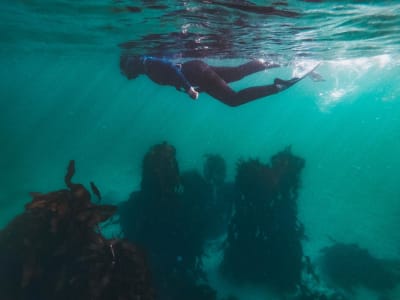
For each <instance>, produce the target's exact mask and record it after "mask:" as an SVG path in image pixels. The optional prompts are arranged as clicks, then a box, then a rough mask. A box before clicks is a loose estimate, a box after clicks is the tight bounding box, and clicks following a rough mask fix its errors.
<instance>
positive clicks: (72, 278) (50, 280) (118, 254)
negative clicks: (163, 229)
mask: <svg viewBox="0 0 400 300" xmlns="http://www.w3.org/2000/svg"><path fill="white" fill-rule="evenodd" d="M74 173H75V164H74V161H71V162H70V164H69V167H68V171H67V175H66V176H65V182H66V184H67V186H68V187H69V189H63V190H59V191H55V192H51V193H48V194H39V193H35V194H33V196H34V198H33V200H32V201H31V202H30V203H28V204H27V205H26V206H25V211H24V212H23V213H22V214H20V215H18V216H17V217H15V218H14V220H12V221H11V222H10V223H9V224H8V225H7V226H6V227H5V228H4V229H3V230H2V231H0V295H1V299H2V300H19V299H21V300H25V299H27V300H28V299H29V300H31V299H32V300H34V299H35V300H36V299H40V300H46V299H61V300H64V299H65V300H70V299H77V300H79V299H82V300H87V299H96V300H97V299H98V300H103V299H104V300H106V299H107V300H108V299H121V300H122V299H126V300H127V299H138V298H140V299H146V300H151V299H153V291H152V287H151V284H150V275H149V271H148V268H147V265H146V261H145V258H144V254H143V253H142V252H141V251H140V250H139V249H138V248H137V247H136V246H134V245H132V244H130V243H128V242H127V241H124V240H119V239H113V240H107V239H106V238H104V237H103V236H102V235H101V233H100V232H99V230H98V228H99V224H100V223H101V222H103V221H105V220H107V219H109V218H110V217H111V216H112V215H113V214H114V213H115V211H116V207H115V206H112V205H96V204H93V203H92V202H91V199H90V193H89V191H88V190H86V189H85V187H84V186H83V185H81V184H75V183H72V182H71V179H72V177H73V175H74Z"/></svg>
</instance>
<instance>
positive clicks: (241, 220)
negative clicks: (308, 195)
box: [221, 147, 304, 291]
mask: <svg viewBox="0 0 400 300" xmlns="http://www.w3.org/2000/svg"><path fill="white" fill-rule="evenodd" d="M303 167H304V160H303V159H302V158H300V157H297V156H294V155H293V154H292V153H291V149H290V148H289V147H288V148H286V149H285V150H284V151H281V152H279V153H278V154H276V155H275V156H273V157H272V158H271V164H270V165H268V164H263V163H261V162H260V161H258V160H247V161H239V163H238V165H237V174H236V180H235V184H236V187H237V189H238V191H239V193H240V197H237V198H236V199H237V201H236V203H235V208H234V215H233V218H232V220H231V223H230V225H229V231H228V237H227V240H226V245H225V253H224V259H223V262H222V266H221V268H222V271H223V274H225V275H226V276H228V277H229V278H231V279H233V280H235V281H237V282H246V283H249V282H251V283H261V284H269V285H270V286H272V287H274V288H277V289H280V290H284V291H290V290H294V289H295V287H296V286H297V285H298V284H299V283H300V281H301V271H302V257H303V250H302V246H301V239H302V238H303V226H302V225H301V224H300V222H299V221H298V219H297V203H296V200H297V193H298V192H297V191H298V188H299V182H300V172H301V170H302V169H303Z"/></svg>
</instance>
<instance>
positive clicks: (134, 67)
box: [119, 53, 143, 78]
mask: <svg viewBox="0 0 400 300" xmlns="http://www.w3.org/2000/svg"><path fill="white" fill-rule="evenodd" d="M119 67H120V69H121V71H122V72H123V73H124V74H125V75H126V76H127V77H128V78H135V77H137V76H138V75H139V74H141V73H142V68H143V66H142V60H141V57H140V56H139V55H132V54H126V53H125V54H121V56H120V58H119Z"/></svg>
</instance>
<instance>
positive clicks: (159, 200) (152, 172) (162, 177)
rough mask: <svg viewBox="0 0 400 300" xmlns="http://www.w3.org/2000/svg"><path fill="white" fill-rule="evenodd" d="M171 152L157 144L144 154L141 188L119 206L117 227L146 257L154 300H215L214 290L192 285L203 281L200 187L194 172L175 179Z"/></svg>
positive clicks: (203, 228) (202, 184) (176, 169)
mask: <svg viewBox="0 0 400 300" xmlns="http://www.w3.org/2000/svg"><path fill="white" fill-rule="evenodd" d="M175 152H176V151H175V148H174V147H173V146H171V145H169V144H167V143H162V144H158V145H155V146H153V147H151V148H150V150H149V151H148V152H147V153H146V155H145V157H144V159H143V164H142V182H141V190H140V191H138V192H134V193H132V196H131V197H130V199H129V200H128V201H127V202H125V203H123V204H122V205H121V206H120V220H121V227H122V230H123V232H124V234H125V236H126V237H127V238H128V239H129V240H131V241H134V242H135V243H137V244H139V245H141V246H142V247H143V248H144V249H145V250H146V251H147V252H148V253H149V258H150V265H151V267H152V271H153V274H154V280H155V284H156V287H157V291H158V294H157V297H158V298H159V299H173V300H178V299H215V291H213V290H212V289H211V288H210V287H208V286H207V285H199V284H198V283H197V282H198V280H200V279H203V278H204V277H203V272H202V268H201V257H202V254H203V247H204V242H205V240H206V226H205V224H206V222H207V218H205V216H204V212H205V208H204V206H203V205H202V204H203V200H204V199H206V198H207V196H206V195H207V192H206V191H204V190H203V188H204V187H205V186H206V183H205V181H204V179H202V178H201V176H200V175H199V174H198V173H196V172H189V173H186V174H185V175H183V176H181V175H180V173H179V167H178V163H177V161H176V158H175ZM197 191H201V192H202V193H203V194H202V193H200V194H199V193H197ZM204 193H205V194H204ZM208 198H209V197H208Z"/></svg>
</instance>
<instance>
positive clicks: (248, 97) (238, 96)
mask: <svg viewBox="0 0 400 300" xmlns="http://www.w3.org/2000/svg"><path fill="white" fill-rule="evenodd" d="M299 80H300V78H296V77H295V78H292V79H290V80H282V79H279V78H277V79H275V80H274V84H270V85H263V86H256V87H250V88H247V89H243V90H240V91H238V92H234V91H233V90H232V89H230V88H229V87H228V86H227V85H226V86H227V87H228V88H226V87H224V88H222V87H221V86H219V87H217V86H214V88H211V89H206V90H205V91H206V92H207V93H208V94H209V95H211V96H213V97H214V98H216V99H218V100H219V101H221V102H223V103H225V104H227V105H229V106H239V105H242V104H246V103H248V102H251V101H254V100H257V99H261V98H264V97H267V96H270V95H273V94H277V93H279V92H281V91H283V90H286V89H287V88H289V87H291V86H292V85H294V84H295V83H296V82H298V81H299ZM228 89H229V90H228Z"/></svg>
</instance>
